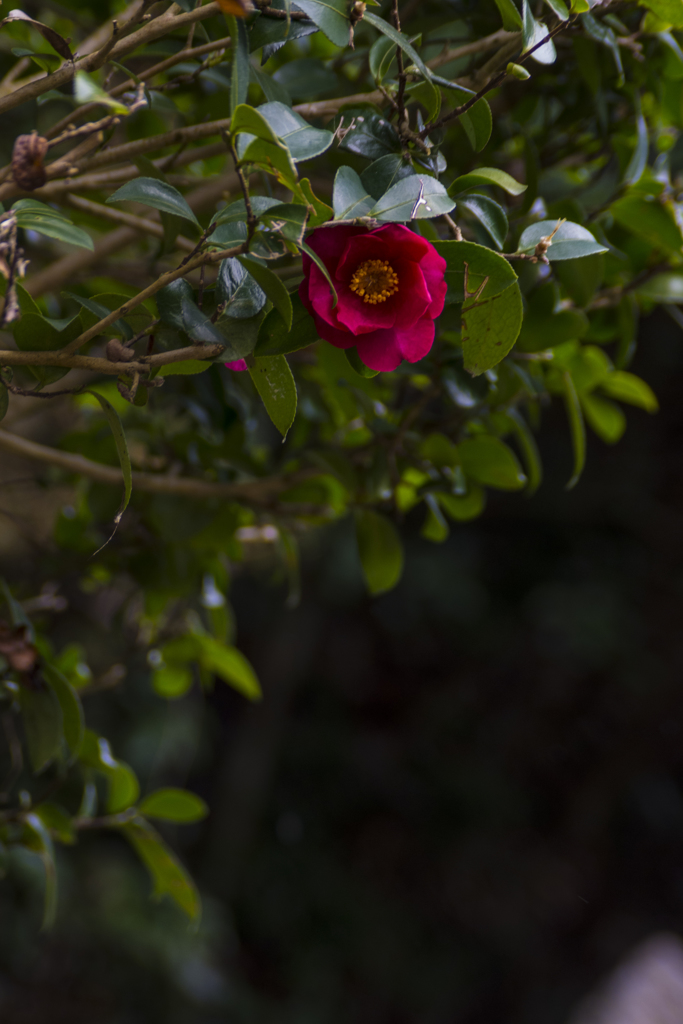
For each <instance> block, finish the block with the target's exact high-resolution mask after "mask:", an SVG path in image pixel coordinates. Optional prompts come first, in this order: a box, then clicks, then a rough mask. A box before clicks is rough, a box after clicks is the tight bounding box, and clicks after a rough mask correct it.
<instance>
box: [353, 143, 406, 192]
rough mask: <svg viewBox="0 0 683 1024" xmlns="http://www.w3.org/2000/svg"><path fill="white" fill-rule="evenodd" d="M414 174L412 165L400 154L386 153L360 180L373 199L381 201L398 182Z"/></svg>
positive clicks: (367, 169)
mask: <svg viewBox="0 0 683 1024" xmlns="http://www.w3.org/2000/svg"><path fill="white" fill-rule="evenodd" d="M414 173H415V172H414V170H413V168H412V167H411V165H410V164H409V163H406V161H405V160H404V159H403V157H402V156H400V155H399V154H398V153H386V154H385V155H384V156H381V157H380V158H379V159H378V160H375V161H374V162H373V163H371V164H370V166H369V167H366V168H365V170H364V171H363V173H362V174H361V176H360V180H361V182H362V184H363V188H364V189H366V190H367V192H368V193H369V194H370V195H371V196H372V197H373V199H381V198H382V196H383V195H384V193H385V192H388V191H389V189H390V188H391V186H392V185H395V184H396V182H397V181H400V180H401V178H409V177H411V175H413V174H414Z"/></svg>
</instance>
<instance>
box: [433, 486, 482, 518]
mask: <svg viewBox="0 0 683 1024" xmlns="http://www.w3.org/2000/svg"><path fill="white" fill-rule="evenodd" d="M437 499H438V501H439V504H440V505H441V508H442V509H443V510H444V511H445V513H446V515H447V516H449V517H450V518H451V519H454V520H455V522H456V523H466V522H469V520H470V519H476V518H477V516H480V515H481V513H482V512H483V511H484V507H485V505H486V491H485V490H484V489H483V487H479V486H478V485H477V484H475V483H472V482H471V481H470V483H469V485H468V488H467V493H466V494H443V493H439V494H437Z"/></svg>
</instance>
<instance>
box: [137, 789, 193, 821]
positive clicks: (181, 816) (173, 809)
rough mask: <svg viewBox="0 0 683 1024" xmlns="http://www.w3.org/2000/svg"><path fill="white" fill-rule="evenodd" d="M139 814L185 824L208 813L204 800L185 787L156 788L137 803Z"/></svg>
mask: <svg viewBox="0 0 683 1024" xmlns="http://www.w3.org/2000/svg"><path fill="white" fill-rule="evenodd" d="M138 810H139V811H140V814H144V815H145V817H147V818H161V819H162V820H163V821H175V822H178V823H181V822H182V823H183V824H187V823H189V822H192V821H201V820H202V818H205V817H206V816H207V814H208V813H209V808H208V807H207V805H206V803H205V802H204V800H202V798H201V797H199V796H196V795H195V794H194V793H188V791H187V790H186V789H174V788H172V787H168V788H167V789H157V790H156V791H155V792H154V793H150V794H149V795H148V796H146V797H145V798H144V800H141V801H140V803H139V804H138Z"/></svg>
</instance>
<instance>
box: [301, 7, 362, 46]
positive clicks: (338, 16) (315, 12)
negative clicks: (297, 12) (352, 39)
mask: <svg viewBox="0 0 683 1024" xmlns="http://www.w3.org/2000/svg"><path fill="white" fill-rule="evenodd" d="M297 7H300V8H301V10H302V11H303V12H304V14H307V15H308V17H309V18H310V19H311V21H314V22H315V24H316V25H317V26H318V28H319V29H321V30H322V31H323V32H324V33H325V35H326V36H327V38H328V39H329V40H330V42H332V43H334V44H335V46H347V45H348V42H349V27H350V22H349V19H348V16H347V11H348V4H347V3H346V0H301V3H299V0H297Z"/></svg>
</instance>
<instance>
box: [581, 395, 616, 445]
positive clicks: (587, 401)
mask: <svg viewBox="0 0 683 1024" xmlns="http://www.w3.org/2000/svg"><path fill="white" fill-rule="evenodd" d="M581 408H582V410H583V414H584V416H585V417H586V421H587V423H588V425H589V427H591V428H592V429H593V430H594V431H595V433H596V434H597V435H598V437H600V438H602V440H603V441H605V442H606V443H607V444H616V443H617V441H619V440H620V439H621V436H622V434H623V433H624V431H625V430H626V416H625V415H624V412H623V410H622V409H621V408H620V407H619V406H618V405H617V404H616V402H610V400H609V398H601V397H600V395H596V394H589V395H581Z"/></svg>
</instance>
